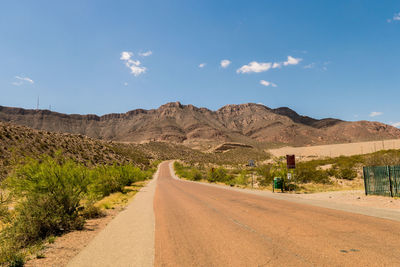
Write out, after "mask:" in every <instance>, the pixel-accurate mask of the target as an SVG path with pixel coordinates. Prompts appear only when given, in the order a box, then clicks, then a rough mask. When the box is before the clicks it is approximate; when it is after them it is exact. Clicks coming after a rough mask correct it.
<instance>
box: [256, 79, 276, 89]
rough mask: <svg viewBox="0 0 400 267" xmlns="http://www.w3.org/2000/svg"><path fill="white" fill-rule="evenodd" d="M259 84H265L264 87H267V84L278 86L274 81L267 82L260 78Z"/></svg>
mask: <svg viewBox="0 0 400 267" xmlns="http://www.w3.org/2000/svg"><path fill="white" fill-rule="evenodd" d="M260 84H261V85H264V86H266V87H268V86H272V87H278V85H276V84H275V83H273V82H268V81H265V80H261V81H260Z"/></svg>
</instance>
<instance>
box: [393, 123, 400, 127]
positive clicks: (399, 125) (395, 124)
mask: <svg viewBox="0 0 400 267" xmlns="http://www.w3.org/2000/svg"><path fill="white" fill-rule="evenodd" d="M392 126H394V127H397V128H399V127H400V122H394V123H392Z"/></svg>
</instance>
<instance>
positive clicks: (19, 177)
mask: <svg viewBox="0 0 400 267" xmlns="http://www.w3.org/2000/svg"><path fill="white" fill-rule="evenodd" d="M155 168H156V164H153V165H149V166H148V168H146V169H140V168H139V167H137V166H134V165H132V164H123V165H117V164H114V165H96V166H91V167H88V166H85V165H84V164H82V163H79V162H76V161H74V160H72V159H65V157H63V155H62V153H61V152H58V153H56V155H55V157H50V156H43V157H41V158H39V159H32V158H28V159H25V160H24V163H23V164H21V165H18V166H17V167H16V168H15V170H14V171H13V173H12V174H11V175H9V176H8V177H7V178H6V179H5V180H4V181H3V182H2V188H1V191H0V192H1V194H0V229H1V232H0V244H1V246H0V265H9V266H21V265H22V264H23V262H24V259H25V256H26V255H29V254H30V253H31V252H32V251H33V250H35V248H36V247H37V246H38V245H40V243H41V242H43V241H44V240H46V239H47V238H50V237H52V236H57V235H60V234H62V233H65V232H68V231H71V230H77V229H78V230H79V229H82V227H83V225H84V222H85V219H88V218H91V217H94V216H98V215H99V214H100V213H101V211H100V209H99V207H98V206H96V205H95V203H96V202H97V201H99V200H101V199H103V198H104V197H106V196H108V195H110V194H112V193H114V192H121V193H123V192H124V190H125V188H126V186H130V185H131V184H132V183H135V182H138V181H144V180H146V179H149V178H150V177H151V176H152V174H153V173H154V171H155Z"/></svg>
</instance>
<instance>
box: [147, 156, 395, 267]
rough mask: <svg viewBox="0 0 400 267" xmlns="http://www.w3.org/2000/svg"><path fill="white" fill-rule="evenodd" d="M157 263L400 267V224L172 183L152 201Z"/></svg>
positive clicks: (166, 174) (165, 181)
mask: <svg viewBox="0 0 400 267" xmlns="http://www.w3.org/2000/svg"><path fill="white" fill-rule="evenodd" d="M154 213H155V223H156V227H155V259H154V265H155V266H400V245H399V240H400V223H399V222H396V221H391V220H386V219H381V218H375V217H370V216H365V215H360V214H353V213H348V212H344V211H338V210H332V209H326V208H321V207H315V206H310V205H306V204H298V203H293V202H289V201H284V200H277V199H272V198H268V197H263V196H257V195H252V194H246V193H241V192H237V191H233V190H226V189H222V188H217V187H210V186H206V185H202V184H199V183H192V182H187V181H182V180H177V179H174V178H172V176H171V173H170V169H169V165H168V163H167V162H164V163H162V164H161V166H160V176H159V179H158V182H157V188H156V192H155V196H154Z"/></svg>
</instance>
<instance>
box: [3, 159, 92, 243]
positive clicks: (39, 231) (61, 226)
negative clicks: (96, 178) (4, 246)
mask: <svg viewBox="0 0 400 267" xmlns="http://www.w3.org/2000/svg"><path fill="white" fill-rule="evenodd" d="M88 182H89V179H88V172H87V170H86V169H85V168H84V167H83V166H82V165H80V164H77V163H75V162H73V161H71V160H67V161H61V162H60V160H59V159H57V160H56V159H52V158H50V157H45V158H44V159H42V161H35V160H29V161H28V162H27V163H26V164H25V165H23V166H21V167H19V168H18V169H17V170H16V172H15V174H14V175H13V176H10V177H9V178H8V180H7V181H6V184H7V188H8V190H10V191H11V192H12V193H13V195H14V197H16V198H17V199H18V200H19V202H18V203H17V205H16V207H15V211H16V213H17V214H18V216H17V217H16V219H15V221H14V222H13V224H12V226H11V228H12V229H11V230H10V231H12V232H13V233H14V239H15V240H16V241H17V242H18V243H19V244H21V245H29V244H31V243H33V242H35V241H36V240H40V239H43V238H45V237H47V236H49V235H54V234H59V233H61V232H63V231H68V230H71V229H76V228H80V227H82V225H83V221H82V220H81V219H80V218H79V216H78V211H79V209H80V208H81V200H82V199H83V198H84V196H85V193H86V190H87V185H88Z"/></svg>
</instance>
